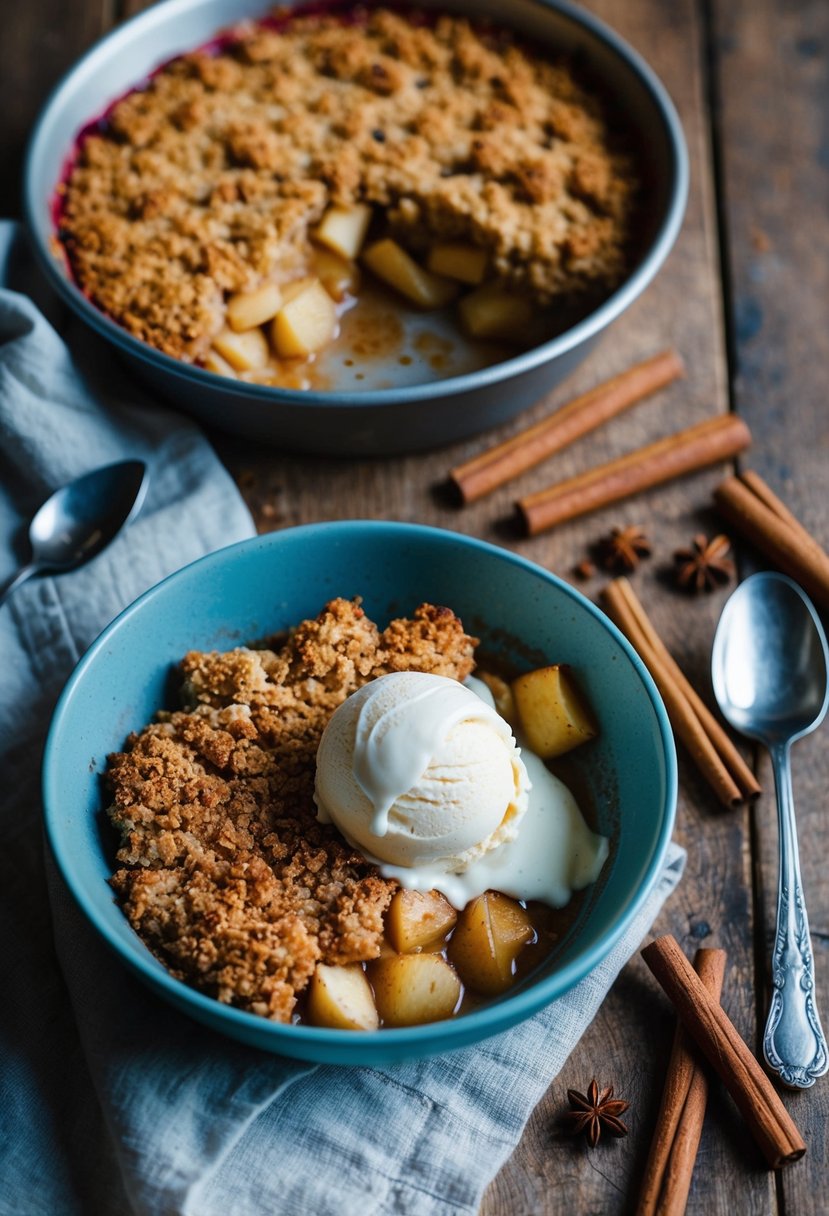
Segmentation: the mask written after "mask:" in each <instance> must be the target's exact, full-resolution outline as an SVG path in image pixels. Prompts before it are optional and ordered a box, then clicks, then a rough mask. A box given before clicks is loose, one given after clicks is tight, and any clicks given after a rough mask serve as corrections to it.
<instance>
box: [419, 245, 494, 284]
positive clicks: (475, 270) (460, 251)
mask: <svg viewBox="0 0 829 1216" xmlns="http://www.w3.org/2000/svg"><path fill="white" fill-rule="evenodd" d="M488 261H489V254H488V253H487V251H486V250H485V249H479V248H478V246H477V245H466V244H464V243H463V242H461V241H443V242H441V243H439V244H437V245H433V246H432V248H431V249H430V250H429V257H428V259H427V262H426V265H427V266H428V268H429V270H431V271H432V273H433V274H442V275H445V276H446V278H447V279H457V280H458V282H459V283H468V284H469V285H470V287H477V286H478V285H479V284H480V283H483V281H484V277H485V275H486V268H487V263H488Z"/></svg>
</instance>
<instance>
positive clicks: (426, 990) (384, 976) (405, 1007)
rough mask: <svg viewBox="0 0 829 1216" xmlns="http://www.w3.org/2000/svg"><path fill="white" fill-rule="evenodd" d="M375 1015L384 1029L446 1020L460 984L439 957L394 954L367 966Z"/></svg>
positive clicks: (459, 994) (457, 996) (452, 969)
mask: <svg viewBox="0 0 829 1216" xmlns="http://www.w3.org/2000/svg"><path fill="white" fill-rule="evenodd" d="M369 978H370V980H371V985H372V987H373V989H374V1000H375V1004H376V1005H377V1012H378V1013H379V1014H380V1018H381V1020H382V1022H383V1024H384V1025H385V1026H419V1025H421V1024H422V1023H423V1022H440V1021H442V1020H443V1019H444V1018H450V1017H451V1016H452V1014H453V1013H454V1012H455V1009H456V1008H457V1005H458V1001H459V1000H460V996H461V982H460V980H459V979H458V977H457V974H456V973H455V970H454V968H452V967H450V965H449V963H447V962H446V960H445V959H444V958H442V957H441V956H440V955H439V954H398V955H396V956H395V957H394V958H380V959H377V961H376V962H374V963H371V964H370V969H369Z"/></svg>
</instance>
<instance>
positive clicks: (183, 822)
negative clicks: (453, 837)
mask: <svg viewBox="0 0 829 1216" xmlns="http://www.w3.org/2000/svg"><path fill="white" fill-rule="evenodd" d="M474 641H475V640H474V639H473V638H470V637H468V636H467V635H466V634H465V633H464V630H463V627H462V625H461V622H460V621H459V620H458V618H457V617H456V616H455V615H454V613H452V612H451V611H450V610H449V609H446V608H438V607H434V606H431V605H428V604H427V605H422V606H421V607H420V608H418V609H417V611H416V612H415V613H414V614H413V616H412V618H411V619H399V620H394V621H392V622H391V623H390V624H389V625H388V627H387V628H386V629H385V630H383V631H382V632H380V630H379V629H378V628H377V627H376V626H375V625H374V624H373V623H372V622H371V621H370V620H369V619H368V617H367V616H366V615H365V613H364V611H363V610H362V608H361V607H360V606H359V603H358V602H356V601H355V602H351V601H348V600H343V599H336V600H332V601H331V602H330V603H329V604H328V605H327V606H326V607H325V609H324V610H323V611H322V612H321V613H320V615H319V616H318V617H317V618H316V620H306V621H303V622H302V623H301V624H300V625H299V626H298V628H297V629H296V630H295V631H294V632H293V633H292V634H291V636H290V637H289V639H288V640H287V642H285V644H284V645H283V646H282V647H281V648H280V649H278V650H265V649H261V650H259V649H257V650H252V649H246V648H240V649H237V650H232V651H229V652H227V653H210V654H204V653H198V652H193V653H190V654H188V655H187V656H185V658H184V660H183V661H182V664H181V677H182V700H183V703H184V706H185V708H183V709H181V710H178V711H174V712H164V713H160V714H159V715H158V720H157V721H156V722H154V723H152V724H151V725H149V726H147V727H145V728H144V729H143V730H142V731H140V732H138V733H137V734H133V735H131V736H130V738H129V739H128V740H127V743H126V746H125V749H124V751H123V752H121V753H118V754H115V755H112V756H111V757H110V759H109V766H108V771H107V780H108V783H109V786H110V788H111V791H112V805H111V807H110V809H109V817H110V819H111V821H112V823H113V824H114V826H115V828H116V829H117V831H118V833H119V836H120V842H121V843H120V848H119V850H118V855H117V857H118V862H119V863H120V868H119V869H118V870H117V871H116V873H115V874H114V875H113V877H112V885H113V887H114V889H115V891H116V892H117V894H118V897H119V900H120V902H121V904H122V907H123V909H124V912H125V913H126V915H127V917H128V919H129V921H130V924H131V925H132V926H133V928H134V929H135V930H136V931H137V932H138V933H139V934H140V936H141V937H142V938H143V940H144V941H145V942H146V944H147V945H148V946H149V948H150V949H151V950H152V951H153V953H154V954H155V955H156V956H157V957H158V958H159V959H160V960H161V961H162V962H163V963H164V964H165V966H166V967H167V968H168V969H169V970H170V971H171V972H172V974H173V975H175V976H176V977H178V978H179V979H182V980H184V981H185V982H187V983H189V984H192V985H194V986H195V987H197V988H200V989H201V990H202V991H204V992H207V993H208V994H210V995H212V996H215V997H217V998H218V999H219V1000H220V1001H223V1002H225V1003H229V1004H233V1005H235V1006H237V1007H238V1008H241V1009H246V1010H249V1011H251V1012H253V1013H257V1014H260V1015H263V1016H265V1017H269V1018H271V1019H273V1020H274V1021H280V1022H288V1021H290V1020H291V1017H292V1015H293V1013H294V1010H295V1006H296V1002H297V995H298V994H299V993H301V992H302V991H303V990H304V989H305V988H306V987H307V985H308V983H309V981H310V979H311V977H312V975H313V973H314V970H315V968H316V966H317V963H318V962H321V963H322V964H324V965H343V964H349V963H353V962H357V961H362V960H366V959H371V958H375V957H377V956H378V955H379V954H380V951H381V945H382V942H383V928H384V925H383V917H384V913H385V911H386V909H387V907H388V905H389V902H390V901H391V899H392V896H393V895H394V892H395V891H396V889H397V884H396V883H395V882H392V881H388V880H385V879H383V878H381V877H379V876H378V874H377V872H376V868H375V867H374V866H372V865H371V864H370V863H369V862H367V861H366V860H365V858H364V857H363V856H362V855H361V854H360V853H358V852H356V851H355V850H354V849H352V848H351V847H349V846H348V845H347V844H346V843H345V841H344V840H343V838H342V837H341V836H340V835H339V833H338V832H337V830H336V829H335V828H333V827H330V826H325V825H323V824H321V823H319V822H318V820H317V816H316V807H315V805H314V800H313V793H314V771H315V757H316V752H317V746H318V744H319V740H320V736H321V734H322V731H323V728H324V727H325V725H326V723H327V721H328V719H329V718H330V716H331V714H332V713H333V711H334V709H335V708H336V707H337V706H338V705H339V704H340V703H341V702H342V701H344V700H345V698H346V697H347V696H348V695H349V694H350V693H351V692H353V691H354V690H355V689H357V688H359V687H361V686H362V685H363V684H365V683H366V682H367V681H369V680H372V679H374V678H375V677H377V676H379V675H383V674H386V673H389V672H396V671H403V670H406V671H409V670H413V671H423V672H431V673H434V674H437V675H444V676H449V677H452V678H454V679H459V680H462V679H464V678H465V677H466V676H467V675H468V674H469V673H470V671H471V670H472V667H473V657H472V656H473V647H474Z"/></svg>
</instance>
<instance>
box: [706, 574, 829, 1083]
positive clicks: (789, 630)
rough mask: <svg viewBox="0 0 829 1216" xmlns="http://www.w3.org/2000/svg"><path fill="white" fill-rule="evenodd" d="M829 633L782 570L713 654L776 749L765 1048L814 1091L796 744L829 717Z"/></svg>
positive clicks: (747, 601) (759, 581) (721, 629)
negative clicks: (773, 906)
mask: <svg viewBox="0 0 829 1216" xmlns="http://www.w3.org/2000/svg"><path fill="white" fill-rule="evenodd" d="M828 669H829V652H827V648H826V637H825V634H824V632H823V628H822V627H821V624H820V621H819V619H818V616H817V613H816V612H815V610H814V608H813V607H812V604H811V603H810V601H809V599H808V598H807V597H806V595H805V594H804V593H803V592H802V591H801V589H800V588H799V587H798V586H797V584H796V583H793V582H792V580H791V579H789V578H786V577H785V576H784V575H782V574H774V573H763V574H755V575H752V577H751V578H748V579H746V581H745V582H744V583H742V584H741V585H740V586H739V587H738V588H737V590H736V591H735V592H734V594H733V595H732V596H731V598H730V599H729V600H728V602H727V603H726V605H725V609H724V610H723V614H722V617H721V619H720V623H719V625H718V627H717V633H716V636H715V638H714V650H713V655H712V658H711V674H712V678H713V683H714V695H715V696H716V698H717V701H718V703H719V706H720V709H721V710H722V712H723V714H724V716H725V717H726V718H727V719H728V721H729V722H730V723H731V725H732V726H733V727H735V729H736V730H738V731H741V732H742V734H744V735H747V736H748V737H749V738H750V739H756V740H758V741H759V742H760V743H764V744H765V746H766V747H767V748H768V749H769V752H770V753H771V760H772V766H773V768H774V785H775V790H776V792H777V821H778V826H779V834H780V870H779V874H778V884H777V924H776V927H775V933H774V948H773V951H772V960H771V978H772V984H773V989H772V996H771V1005H770V1007H769V1015H768V1020H767V1022H766V1030H765V1034H764V1036H763V1054H764V1055H765V1057H766V1063H767V1064H768V1066H769V1068H770V1069H771V1070H772V1072H775V1073H777V1074H778V1076H779V1077H780V1080H781V1081H783V1082H784V1084H786V1085H790V1086H792V1088H795V1089H806V1088H808V1087H809V1086H810V1085H814V1083H815V1081H816V1079H817V1078H818V1077H820V1076H823V1074H824V1073H825V1072H826V1071H827V1069H829V1053H827V1047H826V1039H825V1037H824V1035H823V1031H822V1029H821V1026H820V1018H819V1017H818V1011H817V1006H816V1005H815V993H814V988H815V973H814V960H813V958H812V945H811V941H810V939H809V922H808V919H807V917H806V904H805V901H804V899H803V888H802V884H801V879H800V860H799V858H798V853H797V831H796V828H795V819H794V799H793V797H792V774H791V768H790V765H789V748H790V747H791V744H792V743H793V742H794V741H795V740H796V739H800V738H802V737H803V735H808V734H809V733H810V731H813V730H814V729H815V728H816V727H817V726H819V725H820V723H821V722H822V721H823V717H824V715H825V713H826V707H827V703H828V702H829V692H828V691H827V670H828Z"/></svg>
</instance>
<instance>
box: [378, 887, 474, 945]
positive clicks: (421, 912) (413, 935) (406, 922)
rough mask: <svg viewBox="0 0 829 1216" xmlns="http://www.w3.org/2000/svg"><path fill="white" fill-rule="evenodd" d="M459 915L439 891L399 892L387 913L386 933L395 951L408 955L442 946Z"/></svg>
mask: <svg viewBox="0 0 829 1216" xmlns="http://www.w3.org/2000/svg"><path fill="white" fill-rule="evenodd" d="M457 919H458V914H457V912H456V911H455V909H454V908H453V907H452V905H451V904H450V903H449V901H448V900H447V899H445V898H444V897H443V896H442V895H441V894H440V892H439V891H405V890H401V891H398V892H397V894H396V895H395V896H394V897H393V898H392V901H391V903H390V904H389V910H388V912H387V913H386V933H387V935H388V938H389V941H390V942H391V944H392V945H393V946H394V948H395V950H397V951H399V952H400V953H401V954H410V953H412V952H413V951H416V950H422V949H423V948H424V947H428V946H429V945H431V944H432V943H434V942H441V943H442V939H443V938H444V937H445V935H446V934H447V933H448V932H449V930H450V929H451V928H452V927H453V926H454V924H455V922H456V921H457Z"/></svg>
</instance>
